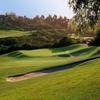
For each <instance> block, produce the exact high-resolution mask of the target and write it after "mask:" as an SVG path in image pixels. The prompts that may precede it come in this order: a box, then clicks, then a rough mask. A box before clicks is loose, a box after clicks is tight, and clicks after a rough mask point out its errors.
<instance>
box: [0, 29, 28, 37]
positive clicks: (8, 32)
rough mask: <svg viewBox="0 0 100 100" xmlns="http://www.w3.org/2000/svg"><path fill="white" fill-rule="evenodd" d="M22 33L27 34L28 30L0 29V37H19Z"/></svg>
mask: <svg viewBox="0 0 100 100" xmlns="http://www.w3.org/2000/svg"><path fill="white" fill-rule="evenodd" d="M23 35H29V32H28V31H27V32H25V31H18V30H0V38H6V37H20V36H23Z"/></svg>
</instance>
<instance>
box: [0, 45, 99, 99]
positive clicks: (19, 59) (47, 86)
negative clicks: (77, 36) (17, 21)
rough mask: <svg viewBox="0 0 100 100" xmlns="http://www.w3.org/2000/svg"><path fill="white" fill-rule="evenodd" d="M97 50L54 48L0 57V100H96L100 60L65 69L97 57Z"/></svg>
mask: <svg viewBox="0 0 100 100" xmlns="http://www.w3.org/2000/svg"><path fill="white" fill-rule="evenodd" d="M99 49H100V48H99V47H94V46H86V45H80V44H75V45H71V46H67V47H62V48H54V49H38V50H19V51H14V52H10V53H7V54H4V55H1V56H0V90H1V92H0V99H1V100H11V99H10V98H9V96H10V97H11V98H12V100H22V99H23V100H84V99H85V100H95V98H96V100H99V99H100V96H99V93H100V86H99V83H100V77H99V76H100V73H99V72H100V68H99V65H100V58H97V59H94V60H90V61H85V62H82V63H80V64H76V65H74V66H73V67H71V68H67V67H68V65H69V64H73V63H76V62H80V61H84V60H86V59H90V58H94V57H99V56H100V55H99V54H100V51H99ZM63 66H64V69H63ZM57 67H60V70H56V71H54V72H52V73H49V74H46V73H44V74H43V75H38V77H32V76H31V77H30V78H26V79H25V80H24V79H23V80H21V81H18V82H17V81H15V82H14V83H12V82H7V81H6V78H7V77H9V76H15V75H22V74H25V73H30V72H32V71H33V72H35V71H39V70H48V69H52V68H57ZM61 69H63V70H61ZM31 74H32V73H31ZM33 74H34V73H33ZM33 74H32V75H33ZM29 75H30V74H29ZM19 94H20V95H19Z"/></svg>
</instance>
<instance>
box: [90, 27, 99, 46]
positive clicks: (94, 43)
mask: <svg viewBox="0 0 100 100" xmlns="http://www.w3.org/2000/svg"><path fill="white" fill-rule="evenodd" d="M96 34H97V35H96V37H95V39H94V40H93V41H92V42H91V43H90V44H91V45H95V46H100V29H98V30H97V32H96Z"/></svg>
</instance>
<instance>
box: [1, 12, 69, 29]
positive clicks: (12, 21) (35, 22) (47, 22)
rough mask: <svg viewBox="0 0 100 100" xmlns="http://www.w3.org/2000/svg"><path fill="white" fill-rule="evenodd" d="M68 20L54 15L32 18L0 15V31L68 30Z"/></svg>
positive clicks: (9, 14) (12, 14)
mask: <svg viewBox="0 0 100 100" xmlns="http://www.w3.org/2000/svg"><path fill="white" fill-rule="evenodd" d="M68 22H69V19H68V18H67V17H61V16H60V17H57V16H56V15H54V16H51V15H49V16H48V17H45V16H43V15H41V16H36V17H34V18H28V17H26V16H16V14H15V13H6V14H5V15H0V29H18V30H28V31H29V30H34V29H35V30H37V29H52V28H53V29H66V30H67V29H68Z"/></svg>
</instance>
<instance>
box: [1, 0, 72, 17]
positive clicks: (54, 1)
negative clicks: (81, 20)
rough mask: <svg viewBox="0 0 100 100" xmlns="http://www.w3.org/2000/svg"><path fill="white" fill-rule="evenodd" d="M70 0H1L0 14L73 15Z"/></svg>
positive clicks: (30, 15)
mask: <svg viewBox="0 0 100 100" xmlns="http://www.w3.org/2000/svg"><path fill="white" fill-rule="evenodd" d="M67 2H68V0H0V14H4V13H6V12H15V13H16V14H17V15H22V16H24V15H25V16H28V17H34V16H36V15H42V14H43V15H45V16H47V15H49V14H51V15H54V14H56V15H58V16H60V15H61V16H67V17H68V18H71V17H72V16H73V12H72V10H71V9H70V8H69V5H68V4H67Z"/></svg>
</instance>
